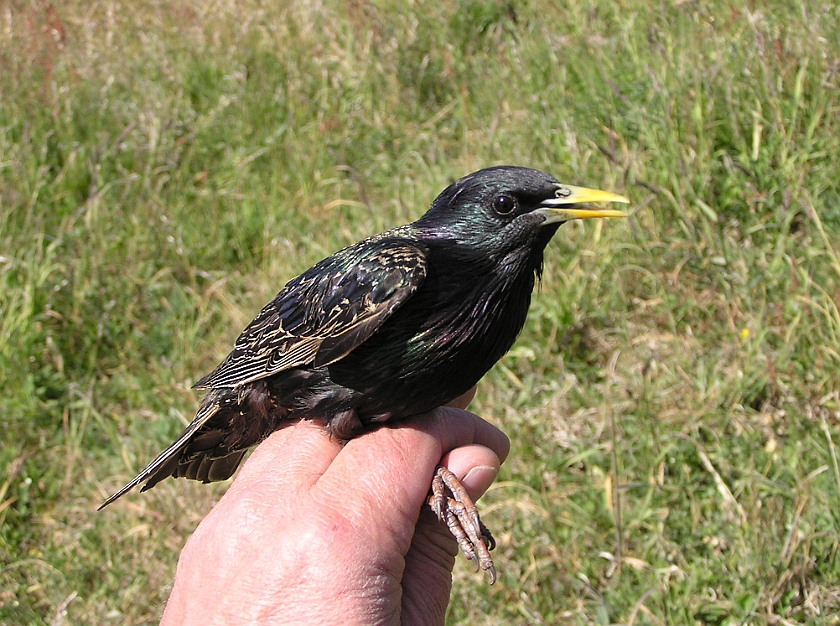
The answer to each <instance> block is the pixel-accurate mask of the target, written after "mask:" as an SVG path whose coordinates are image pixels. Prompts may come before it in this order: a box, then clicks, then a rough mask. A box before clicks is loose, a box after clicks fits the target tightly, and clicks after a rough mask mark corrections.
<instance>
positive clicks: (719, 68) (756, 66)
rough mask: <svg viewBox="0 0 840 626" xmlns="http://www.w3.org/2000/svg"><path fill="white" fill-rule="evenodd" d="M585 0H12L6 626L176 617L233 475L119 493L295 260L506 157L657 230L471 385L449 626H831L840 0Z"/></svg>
mask: <svg viewBox="0 0 840 626" xmlns="http://www.w3.org/2000/svg"><path fill="white" fill-rule="evenodd" d="M569 4H570V5H572V6H569V7H561V6H556V5H555V4H554V3H549V2H537V1H531V2H527V1H525V2H509V3H506V2H501V1H499V0H463V1H461V2H458V3H447V2H440V1H438V2H426V3H419V2H411V1H407V0H378V1H376V2H373V3H371V4H368V3H366V2H363V1H362V0H345V1H344V2H338V1H331V0H324V1H318V0H313V1H309V2H285V3H284V2H279V3H265V4H263V3H261V2H257V1H255V0H237V1H236V2H234V1H233V0H217V1H215V2H196V1H193V2H189V1H188V2H167V1H165V0H159V1H154V0H149V1H143V2H130V1H128V0H115V1H113V2H100V3H86V2H81V1H79V0H69V1H67V2H62V3H56V4H55V5H50V4H48V3H47V2H45V1H39V0H33V1H30V2H27V1H18V0H11V2H7V3H5V4H4V5H3V7H2V11H0V388H2V390H3V392H2V394H0V441H2V448H0V623H4V624H45V623H48V624H62V623H114V624H143V623H156V620H157V619H158V618H159V615H160V611H161V609H162V606H163V604H164V602H165V600H166V597H167V595H168V591H169V585H170V584H171V580H172V575H173V571H174V566H175V563H176V560H177V556H178V552H179V550H180V548H181V546H182V545H183V542H184V540H185V538H186V537H187V536H188V535H189V533H190V532H191V530H192V529H193V528H194V527H195V525H196V524H197V523H198V521H199V520H200V519H201V517H202V516H203V515H204V513H206V511H207V510H208V509H209V508H210V507H211V506H212V504H213V502H214V500H215V499H216V498H218V496H219V495H220V494H221V493H222V492H223V490H224V488H225V485H221V486H218V485H217V486H210V487H203V486H200V485H193V484H188V483H186V482H183V481H181V482H177V483H176V482H175V481H171V482H168V483H164V484H161V485H160V486H158V487H157V488H156V489H155V490H153V491H152V492H149V493H148V494H144V495H143V496H138V495H137V494H134V495H132V496H130V497H128V498H125V499H124V500H123V501H121V503H120V504H118V505H116V506H114V507H112V508H110V509H108V510H106V511H105V512H103V513H95V507H96V506H97V505H98V504H99V502H101V500H102V498H103V497H105V496H106V495H107V494H109V493H111V492H112V491H113V490H114V489H115V488H117V487H118V486H120V485H122V484H123V482H125V481H126V480H127V479H129V478H130V477H131V476H133V474H134V473H135V471H136V470H138V469H139V468H141V467H142V466H143V465H144V464H145V463H146V462H147V461H148V460H149V459H151V458H152V457H153V456H154V454H156V453H157V452H158V451H159V450H160V449H161V448H162V447H163V446H164V445H165V444H167V443H168V442H169V441H170V440H171V439H172V438H173V437H174V436H175V435H176V434H177V433H178V432H180V430H181V428H182V424H183V423H184V422H185V421H187V420H188V419H189V418H190V417H191V416H192V413H193V411H194V409H195V407H196V404H197V402H196V400H197V398H196V394H195V393H193V392H191V391H190V389H189V388H190V384H191V382H192V381H194V380H195V379H197V378H198V377H199V376H200V375H202V374H203V373H205V372H207V371H209V369H211V368H212V367H213V366H214V365H215V363H216V362H217V361H218V360H219V359H220V358H222V357H223V356H224V355H225V353H226V352H227V349H228V348H229V346H230V344H231V342H232V340H233V339H234V338H235V336H236V335H237V333H238V331H239V330H240V329H241V328H242V327H243V326H244V325H245V323H247V322H248V321H249V320H250V319H251V317H252V316H253V315H254V314H255V313H256V311H258V309H259V308H260V306H261V305H262V304H263V303H264V302H265V301H267V300H268V299H269V298H270V297H271V296H272V295H273V294H274V293H275V292H276V291H277V290H278V289H279V287H280V286H281V285H282V284H283V283H284V282H285V281H286V280H288V279H289V278H291V277H292V276H294V275H295V274H296V273H298V272H300V271H302V270H303V269H305V268H306V267H308V266H309V265H310V264H312V263H313V262H315V261H317V260H319V259H320V258H322V257H323V256H325V255H327V254H329V253H330V252H332V251H334V250H336V249H337V248H339V247H341V246H344V245H347V244H349V243H351V242H353V241H355V240H357V239H359V238H361V237H363V236H365V235H368V234H371V233H374V232H376V231H379V230H382V229H385V228H387V227H390V226H393V225H396V224H399V223H403V222H405V221H408V220H411V219H414V218H416V217H418V216H419V215H420V214H421V213H422V212H423V211H424V210H425V208H426V207H427V206H428V204H429V202H430V201H431V200H432V199H433V198H434V196H435V195H436V194H437V193H438V192H439V191H440V190H441V189H442V188H443V187H444V186H445V185H447V184H448V183H449V182H450V181H451V180H453V179H455V178H457V177H459V176H461V175H463V174H465V173H467V172H469V171H472V170H475V169H478V168H480V167H483V166H487V165H491V164H496V163H510V164H520V165H528V166H532V167H537V168H541V169H545V170H547V171H549V172H551V173H553V174H554V175H555V176H557V177H558V178H560V179H561V180H563V181H566V182H569V183H577V184H584V185H588V186H597V187H601V188H605V189H611V190H615V191H618V192H621V193H625V194H627V195H629V196H630V197H631V199H632V201H633V204H632V210H633V216H632V217H631V218H630V219H629V220H627V221H624V222H621V223H617V222H609V223H605V224H599V223H581V224H573V225H570V226H566V227H565V228H563V229H561V232H560V233H559V234H558V236H557V237H556V238H555V240H554V242H553V243H552V244H551V246H550V247H549V250H548V254H547V267H546V272H545V280H544V281H543V284H542V287H541V289H540V293H539V294H538V296H537V297H536V299H535V302H534V304H533V306H532V309H531V314H530V317H529V320H528V323H527V326H526V328H525V330H524V332H523V334H522V336H521V338H520V340H519V342H518V343H517V345H516V346H515V348H514V349H513V351H512V352H511V353H510V354H509V355H508V356H507V357H506V358H505V359H504V360H503V361H502V362H501V363H500V364H499V365H498V366H497V367H496V368H495V369H494V370H493V371H492V372H491V373H490V374H489V375H488V376H487V378H486V380H485V381H484V382H483V383H482V385H481V386H480V389H479V395H478V397H477V399H476V401H475V403H474V405H473V408H474V410H475V411H476V412H477V413H479V414H481V415H483V416H484V417H486V418H487V419H489V420H491V421H493V422H494V423H496V424H499V425H500V426H501V427H502V428H503V429H504V430H505V431H506V432H507V433H508V434H509V435H510V436H511V439H512V440H513V451H512V455H511V459H510V461H509V462H508V463H507V464H506V466H505V468H504V469H503V473H502V476H501V479H500V482H499V483H498V484H497V485H496V486H495V487H494V489H493V490H492V491H491V492H490V493H489V494H488V496H487V497H486V498H485V499H484V501H483V502H484V504H483V511H484V519H485V520H486V521H487V523H488V525H490V526H491V528H493V529H494V531H495V533H496V536H497V538H499V540H500V546H499V548H498V550H497V552H496V557H495V558H496V563H497V568H498V570H499V572H500V581H499V583H497V584H496V585H495V586H494V587H492V588H491V587H488V586H487V585H486V584H485V583H484V582H483V581H482V579H481V577H480V576H476V575H474V574H473V573H472V571H471V569H470V568H469V567H468V566H466V565H465V564H464V563H461V564H460V565H459V566H458V568H457V569H456V586H455V591H454V597H453V601H452V603H451V607H450V614H449V621H450V622H451V623H452V624H550V623H581V624H583V623H597V624H613V623H621V624H654V625H656V624H699V623H718V624H745V623H746V624H763V623H768V624H791V623H813V624H838V623H840V618H838V614H840V556H839V555H838V548H840V469H838V460H837V455H838V452H837V447H838V446H840V396H838V394H839V393H840V376H838V366H840V312H838V307H840V237H838V234H840V188H839V187H840V90H838V87H840V9H838V7H837V5H836V4H834V3H823V2H809V1H808V0H802V1H801V2H798V3H788V2H782V1H781V0H773V1H770V2H766V3H758V4H763V5H764V6H760V7H756V4H757V3H753V2H749V1H747V0H730V1H728V2H717V3H703V2H693V1H691V0H688V1H686V0H665V1H663V2H660V3H648V2H642V1H641V0H625V1H624V2H622V3H615V2H608V1H606V0H587V1H584V2H581V3H569ZM275 5H276V6H275Z"/></svg>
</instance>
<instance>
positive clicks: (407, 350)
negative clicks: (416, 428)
mask: <svg viewBox="0 0 840 626" xmlns="http://www.w3.org/2000/svg"><path fill="white" fill-rule="evenodd" d="M464 269H465V268H463V267H457V268H456V267H452V266H451V265H446V264H438V265H434V264H430V267H429V268H428V270H427V276H426V279H425V281H424V283H423V285H422V286H421V287H420V288H419V289H418V290H417V292H416V293H415V294H414V295H413V296H412V297H411V298H410V299H409V300H408V301H407V302H406V303H405V305H404V306H402V307H401V308H400V309H399V310H397V311H396V312H395V313H394V314H393V316H392V317H391V318H390V319H389V320H388V321H386V322H385V323H384V324H383V325H382V327H381V328H380V329H379V330H378V331H377V332H376V333H374V335H373V336H372V337H370V338H369V339H368V340H367V341H365V342H364V343H363V344H362V345H360V346H359V347H357V348H356V349H355V350H354V351H353V352H351V353H350V354H348V355H347V356H346V357H344V358H343V359H341V360H340V361H338V362H336V363H334V364H332V365H331V366H330V368H329V370H330V377H331V379H332V380H333V381H334V382H336V383H338V384H340V385H342V386H346V387H350V388H352V389H354V390H357V391H359V392H361V393H360V396H363V397H365V398H366V401H365V404H364V405H363V406H360V407H358V408H357V411H358V412H359V414H360V416H361V417H362V419H363V421H364V419H365V417H366V416H367V417H368V418H369V419H370V418H375V416H377V415H391V416H393V417H394V418H400V417H406V416H409V415H414V414H417V413H422V412H425V411H427V410H430V409H432V408H434V407H437V406H440V405H441V404H444V403H446V402H448V401H449V400H452V399H453V398H456V397H458V396H459V395H461V394H462V393H464V392H466V391H467V390H468V389H470V388H471V387H472V386H473V385H475V384H476V383H477V382H478V381H479V379H480V378H481V377H482V376H484V374H485V373H487V371H488V370H489V369H490V368H491V367H492V366H493V365H494V364H495V363H496V361H498V360H499V359H500V358H501V357H502V356H503V355H504V354H505V352H507V351H508V350H509V349H510V347H511V345H513V342H514V340H515V339H516V336H517V335H518V334H519V331H520V330H521V329H522V326H523V325H524V323H525V318H526V315H527V312H528V306H529V304H530V298H531V291H532V290H533V286H534V272H533V269H530V268H529V269H528V271H518V272H514V271H512V269H516V268H511V267H505V266H500V265H496V266H494V267H492V268H486V267H485V268H483V270H482V271H463V270H464ZM467 269H469V268H467ZM459 270H460V271H459Z"/></svg>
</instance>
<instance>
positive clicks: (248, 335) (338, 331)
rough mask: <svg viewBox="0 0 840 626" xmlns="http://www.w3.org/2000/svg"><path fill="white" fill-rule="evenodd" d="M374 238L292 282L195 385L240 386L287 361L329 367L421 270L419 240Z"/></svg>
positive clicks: (412, 287)
mask: <svg viewBox="0 0 840 626" xmlns="http://www.w3.org/2000/svg"><path fill="white" fill-rule="evenodd" d="M376 239H378V240H379V241H378V242H377V245H376V246H371V245H369V244H370V241H371V240H366V241H363V242H360V243H359V244H356V245H354V246H352V247H350V248H346V249H345V250H342V251H341V252H338V253H336V254H334V255H333V256H331V257H329V258H327V259H324V260H323V261H321V262H320V263H318V264H317V265H315V266H314V267H312V268H311V269H309V270H307V271H306V272H304V273H303V274H301V275H300V276H298V277H297V278H295V279H293V280H291V281H289V283H288V284H287V285H286V286H285V287H284V288H283V289H282V291H280V293H278V294H277V296H276V297H275V298H274V300H272V301H271V302H269V303H268V304H267V305H266V306H265V307H264V308H263V310H262V311H261V312H260V314H259V315H258V316H257V317H256V318H255V319H254V321H252V322H251V323H250V324H249V325H248V327H247V328H245V330H244V331H243V332H242V334H241V335H240V336H239V339H237V340H236V344H235V345H234V348H233V350H232V351H231V353H230V354H229V355H228V356H227V358H226V359H225V360H224V361H223V362H222V363H221V364H219V366H218V367H217V368H216V369H215V370H214V371H213V372H211V373H210V374H208V375H207V376H205V377H204V378H202V379H201V380H199V381H198V382H197V383H196V384H195V387H197V388H214V389H218V388H222V387H228V388H230V387H239V386H241V385H244V384H246V383H249V382H252V381H255V380H259V379H261V378H265V377H267V376H271V375H272V374H276V373H277V372H281V371H283V370H286V369H289V368H292V367H301V366H306V365H312V366H314V367H321V366H324V365H329V364H330V363H333V362H335V361H337V360H338V359H340V358H341V357H343V356H345V355H346V354H348V353H349V352H350V351H351V350H353V348H355V347H356V346H358V345H359V344H361V343H362V342H363V341H365V340H366V339H367V338H368V337H370V336H371V335H372V334H373V333H374V332H375V331H376V329H377V328H379V327H380V326H381V325H382V323H383V322H384V321H385V320H386V319H387V318H388V317H389V316H390V315H391V313H392V312H393V311H394V310H395V309H396V308H397V307H399V306H400V305H401V304H402V303H404V302H405V301H406V300H407V299H408V298H409V297H410V296H411V295H412V294H413V293H414V292H415V291H416V290H417V287H418V286H419V285H420V284H421V283H422V282H423V279H424V278H425V276H426V257H425V254H424V251H423V250H422V249H421V248H420V247H419V246H418V244H417V243H416V242H409V241H407V240H405V239H402V238H399V237H393V236H391V237H388V236H387V235H386V236H379V237H377V238H376Z"/></svg>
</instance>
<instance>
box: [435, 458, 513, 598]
mask: <svg viewBox="0 0 840 626" xmlns="http://www.w3.org/2000/svg"><path fill="white" fill-rule="evenodd" d="M429 506H430V507H432V510H433V511H434V512H435V515H437V518H438V519H439V520H440V521H441V522H442V523H444V524H446V526H447V527H448V528H449V531H450V532H451V533H452V535H453V536H454V537H455V539H457V540H458V545H459V546H461V550H463V552H464V556H465V557H466V558H467V559H469V560H470V561H474V562H475V563H476V565H477V568H480V569H483V570H484V571H486V572H487V574H488V577H489V579H490V584H491V585H492V584H493V583H495V582H496V568H495V567H493V557H491V556H490V550H492V549H493V548H495V547H496V540H495V539H493V535H491V534H490V531H489V530H488V529H487V527H486V526H485V525H484V524H482V523H481V519H479V517H478V509H476V508H475V504H474V503H473V501H472V499H471V498H470V496H469V495H468V494H467V490H466V489H464V486H463V485H462V484H461V482H460V481H459V480H458V479H457V478H456V476H455V474H453V473H452V472H450V471H449V470H448V469H446V468H445V467H442V466H438V468H437V470H435V475H434V478H432V493H431V495H430V496H429Z"/></svg>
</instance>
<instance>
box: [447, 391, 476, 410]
mask: <svg viewBox="0 0 840 626" xmlns="http://www.w3.org/2000/svg"><path fill="white" fill-rule="evenodd" d="M474 397H475V385H473V386H472V388H471V389H470V390H469V391H467V392H466V393H462V394H461V395H460V396H458V397H457V398H455V399H454V400H450V401H449V402H447V403H446V406H451V407H455V408H456V409H466V408H467V407H468V406H469V405H470V402H472V399H473V398H474Z"/></svg>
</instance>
